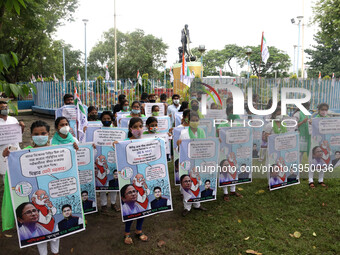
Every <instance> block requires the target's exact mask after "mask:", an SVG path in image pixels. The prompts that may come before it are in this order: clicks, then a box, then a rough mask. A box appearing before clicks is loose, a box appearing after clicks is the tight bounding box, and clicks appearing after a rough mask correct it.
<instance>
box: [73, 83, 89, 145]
mask: <svg viewBox="0 0 340 255" xmlns="http://www.w3.org/2000/svg"><path fill="white" fill-rule="evenodd" d="M74 105H75V106H76V113H77V123H78V131H79V137H78V138H79V141H84V138H85V133H84V127H86V126H87V125H88V123H87V115H86V111H85V108H84V105H83V104H82V102H81V100H80V97H79V95H78V92H77V88H74Z"/></svg>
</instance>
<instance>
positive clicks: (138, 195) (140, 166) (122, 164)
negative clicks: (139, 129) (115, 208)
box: [116, 138, 173, 222]
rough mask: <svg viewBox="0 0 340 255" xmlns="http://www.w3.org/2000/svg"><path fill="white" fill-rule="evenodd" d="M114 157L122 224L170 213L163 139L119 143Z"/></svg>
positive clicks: (170, 201) (168, 183) (169, 190)
mask: <svg viewBox="0 0 340 255" xmlns="http://www.w3.org/2000/svg"><path fill="white" fill-rule="evenodd" d="M116 157H117V158H119V161H118V162H117V169H118V180H119V187H120V194H121V208H122V209H121V211H122V219H123V222H126V221H130V220H134V219H139V218H143V217H147V216H150V215H154V214H157V213H161V212H168V211H172V210H173V209H172V208H173V206H172V198H171V189H170V181H169V172H168V165H167V160H166V153H165V143H164V141H163V139H160V138H155V139H138V140H126V141H121V142H119V143H118V144H116Z"/></svg>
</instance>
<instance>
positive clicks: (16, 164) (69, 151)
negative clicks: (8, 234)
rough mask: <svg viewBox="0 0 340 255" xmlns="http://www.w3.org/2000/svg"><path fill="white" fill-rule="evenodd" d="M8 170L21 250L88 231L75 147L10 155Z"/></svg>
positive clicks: (59, 147)
mask: <svg viewBox="0 0 340 255" xmlns="http://www.w3.org/2000/svg"><path fill="white" fill-rule="evenodd" d="M8 167H9V171H8V176H9V184H10V189H11V197H12V204H13V210H14V212H15V213H14V214H15V218H16V224H17V233H18V239H19V245H20V248H24V247H27V246H31V245H36V244H38V243H42V242H47V241H50V240H53V239H56V238H60V237H64V236H68V235H71V234H75V233H77V232H80V231H82V230H85V225H84V216H83V208H82V202H81V194H80V185H79V174H78V167H77V156H76V151H75V150H74V148H73V146H72V145H62V146H61V145H60V146H49V147H41V148H36V149H28V150H21V151H15V152H11V153H10V155H9V156H8Z"/></svg>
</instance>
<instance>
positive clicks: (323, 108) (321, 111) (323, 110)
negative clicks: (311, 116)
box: [315, 103, 329, 118]
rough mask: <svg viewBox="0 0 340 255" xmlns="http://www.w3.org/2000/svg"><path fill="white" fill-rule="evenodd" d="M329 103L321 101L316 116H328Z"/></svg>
mask: <svg viewBox="0 0 340 255" xmlns="http://www.w3.org/2000/svg"><path fill="white" fill-rule="evenodd" d="M328 110H329V105H328V104H326V103H321V104H319V105H318V114H317V115H316V116H315V118H328V117H329V115H328Z"/></svg>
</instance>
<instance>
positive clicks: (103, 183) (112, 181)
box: [93, 127, 128, 192]
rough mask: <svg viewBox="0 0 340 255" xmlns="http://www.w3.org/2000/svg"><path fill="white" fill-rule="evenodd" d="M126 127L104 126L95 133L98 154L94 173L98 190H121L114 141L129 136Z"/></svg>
mask: <svg viewBox="0 0 340 255" xmlns="http://www.w3.org/2000/svg"><path fill="white" fill-rule="evenodd" d="M127 135H128V130H127V129H126V128H111V127H102V128H101V129H97V130H96V131H94V133H93V142H94V144H95V145H96V149H97V154H96V156H95V161H94V174H95V182H96V191H97V192H114V191H116V192H117V191H118V190H119V186H118V175H117V165H116V163H117V161H116V157H115V147H113V142H114V141H123V140H125V139H126V138H127Z"/></svg>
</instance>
